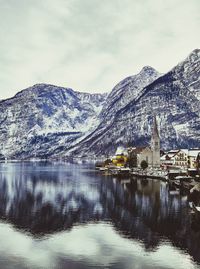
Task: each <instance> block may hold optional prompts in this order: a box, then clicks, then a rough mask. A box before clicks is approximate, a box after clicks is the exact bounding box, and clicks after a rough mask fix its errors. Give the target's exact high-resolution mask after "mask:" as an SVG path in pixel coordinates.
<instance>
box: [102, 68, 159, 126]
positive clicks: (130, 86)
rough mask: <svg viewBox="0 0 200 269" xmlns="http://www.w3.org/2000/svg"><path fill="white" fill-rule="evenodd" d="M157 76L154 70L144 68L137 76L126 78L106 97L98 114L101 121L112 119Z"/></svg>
mask: <svg viewBox="0 0 200 269" xmlns="http://www.w3.org/2000/svg"><path fill="white" fill-rule="evenodd" d="M159 76H161V74H159V73H158V72H157V71H156V70H155V69H153V68H152V67H150V66H145V67H143V69H142V70H141V71H140V73H138V74H137V75H134V76H130V77H127V78H125V79H124V80H122V81H121V82H119V83H118V84H117V85H116V86H115V87H114V88H113V90H112V91H111V93H110V94H109V95H108V98H107V101H106V102H105V104H104V106H103V109H102V112H101V114H100V117H101V120H103V121H105V120H107V119H108V118H112V117H113V116H114V115H115V113H116V112H117V111H119V110H120V109H122V108H123V107H125V106H126V105H127V104H128V103H130V102H131V101H132V100H134V99H135V98H136V97H137V96H138V95H139V94H140V92H141V91H142V89H143V88H144V87H145V86H147V85H148V84H150V83H151V82H153V81H154V80H155V79H157V78H158V77H159Z"/></svg>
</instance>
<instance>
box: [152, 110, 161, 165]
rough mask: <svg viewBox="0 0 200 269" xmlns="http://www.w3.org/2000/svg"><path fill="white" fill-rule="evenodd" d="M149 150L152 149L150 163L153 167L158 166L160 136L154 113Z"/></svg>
mask: <svg viewBox="0 0 200 269" xmlns="http://www.w3.org/2000/svg"><path fill="white" fill-rule="evenodd" d="M151 150H152V165H153V166H154V167H159V166H160V136H159V132H158V125H157V121H156V115H155V114H154V116H153V126H152V137H151Z"/></svg>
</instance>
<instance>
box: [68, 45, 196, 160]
mask: <svg viewBox="0 0 200 269" xmlns="http://www.w3.org/2000/svg"><path fill="white" fill-rule="evenodd" d="M199 72H200V50H194V51H193V52H192V53H191V54H190V55H189V56H188V57H187V58H186V59H185V61H183V62H182V63H180V64H178V65H177V66H176V67H174V68H173V69H172V70H171V71H170V72H168V73H167V74H165V75H162V76H160V77H159V78H157V79H156V80H154V81H153V82H152V83H150V84H149V85H147V86H146V87H144V88H143V89H142V90H140V91H139V93H138V94H137V95H136V96H135V97H134V98H133V99H132V100H131V101H130V102H129V103H128V104H127V105H126V106H125V107H122V108H121V109H119V110H118V111H117V112H116V113H115V115H114V116H113V118H112V119H111V120H108V121H106V122H105V121H102V122H101V123H100V125H99V126H98V128H97V129H96V130H95V131H94V132H92V134H90V135H89V136H88V137H86V138H85V139H84V140H83V141H82V142H81V143H80V144H78V145H76V146H75V148H74V149H73V150H74V152H73V153H74V154H79V155H80V154H83V155H84V154H86V153H87V154H91V155H94V154H99V155H103V154H113V153H114V152H115V151H116V148H117V146H119V145H122V146H126V145H127V143H131V144H132V145H144V144H147V143H148V142H149V141H150V136H151V126H152V116H153V114H155V115H156V116H157V119H158V120H159V125H160V136H161V145H162V146H163V147H164V148H172V147H184V148H188V147H199V146H200V100H199V93H200V88H199V83H200V79H199ZM106 103H107V102H106ZM71 151H72V149H71Z"/></svg>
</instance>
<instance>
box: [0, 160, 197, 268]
mask: <svg viewBox="0 0 200 269" xmlns="http://www.w3.org/2000/svg"><path fill="white" fill-rule="evenodd" d="M0 217H1V222H0V240H1V242H3V243H1V246H0V268H76V269H77V268H88V267H90V268H200V265H199V264H200V232H199V230H198V229H197V230H193V226H192V225H191V224H192V219H191V214H190V209H189V207H188V202H187V197H186V196H180V195H170V194H169V192H168V187H167V185H166V183H164V182H161V181H158V180H149V181H147V180H141V179H138V180H137V179H131V180H129V179H123V180H118V179H116V178H112V177H106V176H103V175H102V174H100V173H99V172H97V171H95V170H94V167H93V166H92V165H88V164H87V165H86V164H85V165H80V164H79V165H77V164H66V163H64V164H62V163H44V162H41V163H7V164H0Z"/></svg>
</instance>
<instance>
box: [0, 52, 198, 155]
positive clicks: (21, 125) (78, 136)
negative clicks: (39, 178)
mask: <svg viewBox="0 0 200 269" xmlns="http://www.w3.org/2000/svg"><path fill="white" fill-rule="evenodd" d="M199 74H200V50H198V49H196V50H194V51H193V52H192V53H191V54H190V55H189V56H188V57H187V58H186V59H185V60H184V61H183V62H181V63H179V64H178V65H177V66H176V67H174V68H173V69H172V70H171V71H169V72H168V73H166V74H163V75H161V74H159V73H158V72H157V71H156V70H154V69H153V68H152V67H144V68H143V69H142V70H141V72H140V73H139V74H137V75H134V76H131V77H128V78H126V79H124V80H122V81H121V82H120V83H119V84H117V86H115V87H114V88H113V90H112V91H111V93H110V94H108V95H107V94H87V93H80V92H76V91H73V90H72V89H66V88H62V87H56V86H52V85H47V84H38V85H35V86H33V87H30V88H28V89H26V90H23V91H21V92H19V93H18V94H17V95H16V96H14V97H13V98H11V99H8V100H4V101H1V102H0V139H1V151H0V154H3V155H6V156H8V157H17V158H25V157H34V156H39V157H42V156H47V157H48V156H52V155H54V156H68V155H75V156H77V155H80V156H83V155H94V154H95V155H99V154H100V155H105V154H113V153H114V152H115V151H116V148H117V146H118V145H124V146H126V145H127V143H129V144H130V143H131V144H132V145H133V144H135V145H144V144H145V143H148V142H149V139H150V135H151V125H152V115H153V114H156V116H157V119H158V121H159V126H160V134H161V145H162V146H163V147H165V148H172V147H184V148H187V147H197V146H200V79H199Z"/></svg>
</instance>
